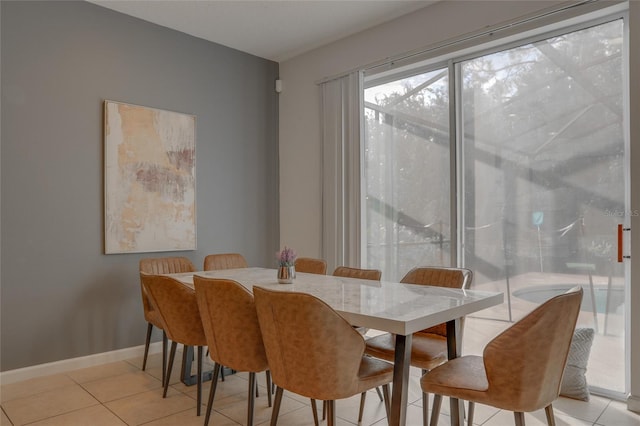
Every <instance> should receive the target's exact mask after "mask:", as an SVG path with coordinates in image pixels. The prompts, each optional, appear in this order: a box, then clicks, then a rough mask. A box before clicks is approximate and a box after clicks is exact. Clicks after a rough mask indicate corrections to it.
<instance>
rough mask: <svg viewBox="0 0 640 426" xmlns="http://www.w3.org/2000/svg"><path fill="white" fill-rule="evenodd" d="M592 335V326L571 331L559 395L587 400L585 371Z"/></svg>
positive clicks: (587, 389) (587, 390)
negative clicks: (569, 345) (571, 336)
mask: <svg viewBox="0 0 640 426" xmlns="http://www.w3.org/2000/svg"><path fill="white" fill-rule="evenodd" d="M593 335H594V331H593V329H592V328H578V329H576V330H575V332H574V333H573V338H572V339H571V348H570V349H569V356H568V358H567V365H566V367H565V368H564V375H563V376H562V384H561V386H560V395H562V396H566V397H569V398H573V399H579V400H582V401H588V400H589V387H588V386H587V378H586V376H585V373H586V372H587V363H588V362H589V353H590V352H591V345H592V343H593Z"/></svg>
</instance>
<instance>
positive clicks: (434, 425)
mask: <svg viewBox="0 0 640 426" xmlns="http://www.w3.org/2000/svg"><path fill="white" fill-rule="evenodd" d="M441 406H442V395H438V394H434V395H433V409H432V410H431V426H438V417H440V407H441Z"/></svg>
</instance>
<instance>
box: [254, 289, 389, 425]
mask: <svg viewBox="0 0 640 426" xmlns="http://www.w3.org/2000/svg"><path fill="white" fill-rule="evenodd" d="M253 295H254V298H255V303H256V311H257V313H258V321H259V323H260V329H261V331H262V339H263V341H264V346H265V349H266V352H267V359H268V360H269V368H270V370H271V374H272V376H273V381H274V382H275V384H276V385H277V391H276V398H275V402H274V404H273V411H272V415H271V416H272V417H271V424H272V425H276V424H277V419H278V412H279V409H280V403H281V401H282V395H283V391H284V389H286V390H288V391H291V392H294V393H297V394H299V395H302V396H305V397H307V398H311V399H319V400H323V401H327V424H328V425H329V426H333V425H335V421H336V416H335V400H336V399H342V398H348V397H351V396H353V395H357V394H359V393H360V394H362V393H363V392H366V391H367V390H369V389H373V388H374V387H376V386H383V390H384V392H385V396H386V397H387V399H388V394H389V383H390V382H391V380H392V378H393V365H392V364H390V363H388V362H385V361H381V360H378V359H375V358H371V357H366V356H363V355H364V347H365V344H364V338H363V337H362V336H361V335H360V333H358V332H357V331H356V330H354V329H353V328H352V327H351V325H350V324H349V323H348V322H347V321H346V320H345V319H344V318H342V317H341V316H340V315H339V314H338V313H337V312H336V311H334V310H333V309H332V308H331V307H330V306H329V305H327V304H326V303H324V302H323V301H321V300H320V299H318V298H316V297H314V296H312V295H309V294H305V293H297V292H284V291H274V290H267V289H264V288H261V287H254V288H253ZM385 406H386V405H385Z"/></svg>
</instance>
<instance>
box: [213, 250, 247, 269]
mask: <svg viewBox="0 0 640 426" xmlns="http://www.w3.org/2000/svg"><path fill="white" fill-rule="evenodd" d="M247 266H248V264H247V260H246V259H245V258H244V256H243V255H241V254H240V253H219V254H210V255H208V256H206V257H205V258H204V270H205V271H215V270H217V269H236V268H246V267H247Z"/></svg>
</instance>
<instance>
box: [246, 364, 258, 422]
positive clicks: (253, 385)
mask: <svg viewBox="0 0 640 426" xmlns="http://www.w3.org/2000/svg"><path fill="white" fill-rule="evenodd" d="M256 385H257V383H256V373H249V403H248V404H247V426H253V408H254V406H255V403H256V395H255V392H254V389H256Z"/></svg>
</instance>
